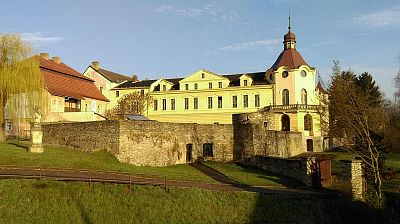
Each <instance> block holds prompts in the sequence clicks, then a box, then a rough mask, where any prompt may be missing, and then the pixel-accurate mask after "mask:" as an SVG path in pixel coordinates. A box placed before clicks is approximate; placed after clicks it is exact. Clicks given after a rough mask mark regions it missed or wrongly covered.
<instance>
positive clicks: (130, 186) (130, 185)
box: [129, 173, 132, 189]
mask: <svg viewBox="0 0 400 224" xmlns="http://www.w3.org/2000/svg"><path fill="white" fill-rule="evenodd" d="M129 189H132V180H131V173H129Z"/></svg>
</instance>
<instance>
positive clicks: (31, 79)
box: [0, 34, 43, 143]
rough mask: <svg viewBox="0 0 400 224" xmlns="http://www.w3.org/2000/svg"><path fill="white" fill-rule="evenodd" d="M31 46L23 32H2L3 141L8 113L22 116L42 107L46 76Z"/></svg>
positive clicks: (0, 126)
mask: <svg viewBox="0 0 400 224" xmlns="http://www.w3.org/2000/svg"><path fill="white" fill-rule="evenodd" d="M30 56H31V47H30V46H29V44H27V43H25V42H23V41H22V40H21V38H20V37H19V35H16V34H0V143H1V142H4V141H5V116H6V112H7V116H8V117H9V118H11V119H15V118H18V114H20V113H21V105H24V111H25V112H26V113H27V114H30V115H32V114H34V112H35V111H40V110H41V108H42V102H43V101H42V96H43V95H42V94H43V76H42V74H41V72H40V68H39V65H38V61H37V60H36V59H35V58H34V57H30Z"/></svg>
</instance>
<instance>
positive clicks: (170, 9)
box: [156, 5, 204, 18]
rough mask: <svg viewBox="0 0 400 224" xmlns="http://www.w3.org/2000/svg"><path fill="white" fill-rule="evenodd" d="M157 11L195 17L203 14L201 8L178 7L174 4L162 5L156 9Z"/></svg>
mask: <svg viewBox="0 0 400 224" xmlns="http://www.w3.org/2000/svg"><path fill="white" fill-rule="evenodd" d="M156 12H158V13H171V14H173V15H175V16H183V17H190V18H196V17H199V16H201V15H203V14H204V10H203V9H195V8H178V7H176V6H174V5H162V6H160V7H158V8H157V9H156Z"/></svg>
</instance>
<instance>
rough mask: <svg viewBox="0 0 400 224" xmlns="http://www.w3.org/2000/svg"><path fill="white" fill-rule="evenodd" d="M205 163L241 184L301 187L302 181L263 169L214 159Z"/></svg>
mask: <svg viewBox="0 0 400 224" xmlns="http://www.w3.org/2000/svg"><path fill="white" fill-rule="evenodd" d="M203 163H204V164H205V165H207V166H209V167H211V168H213V169H215V170H217V171H219V172H221V173H223V174H224V175H225V176H227V177H229V178H231V179H233V180H235V181H237V182H238V183H240V184H244V185H249V186H273V187H288V186H290V187H300V186H303V185H302V184H301V183H299V182H297V181H295V180H292V179H290V178H286V177H282V176H276V175H274V174H271V173H267V172H265V171H263V170H261V169H258V168H253V167H249V166H245V165H241V164H236V163H219V162H213V161H205V162H203Z"/></svg>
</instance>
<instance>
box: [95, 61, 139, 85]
mask: <svg viewBox="0 0 400 224" xmlns="http://www.w3.org/2000/svg"><path fill="white" fill-rule="evenodd" d="M90 67H92V68H93V70H95V71H98V72H99V73H100V74H102V75H103V76H104V77H105V78H106V79H108V80H110V81H111V82H116V83H121V82H123V81H129V80H132V78H130V77H128V76H125V75H122V74H119V73H116V72H112V71H108V70H105V69H102V68H99V69H98V70H96V69H95V68H94V67H93V66H91V65H90Z"/></svg>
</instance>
